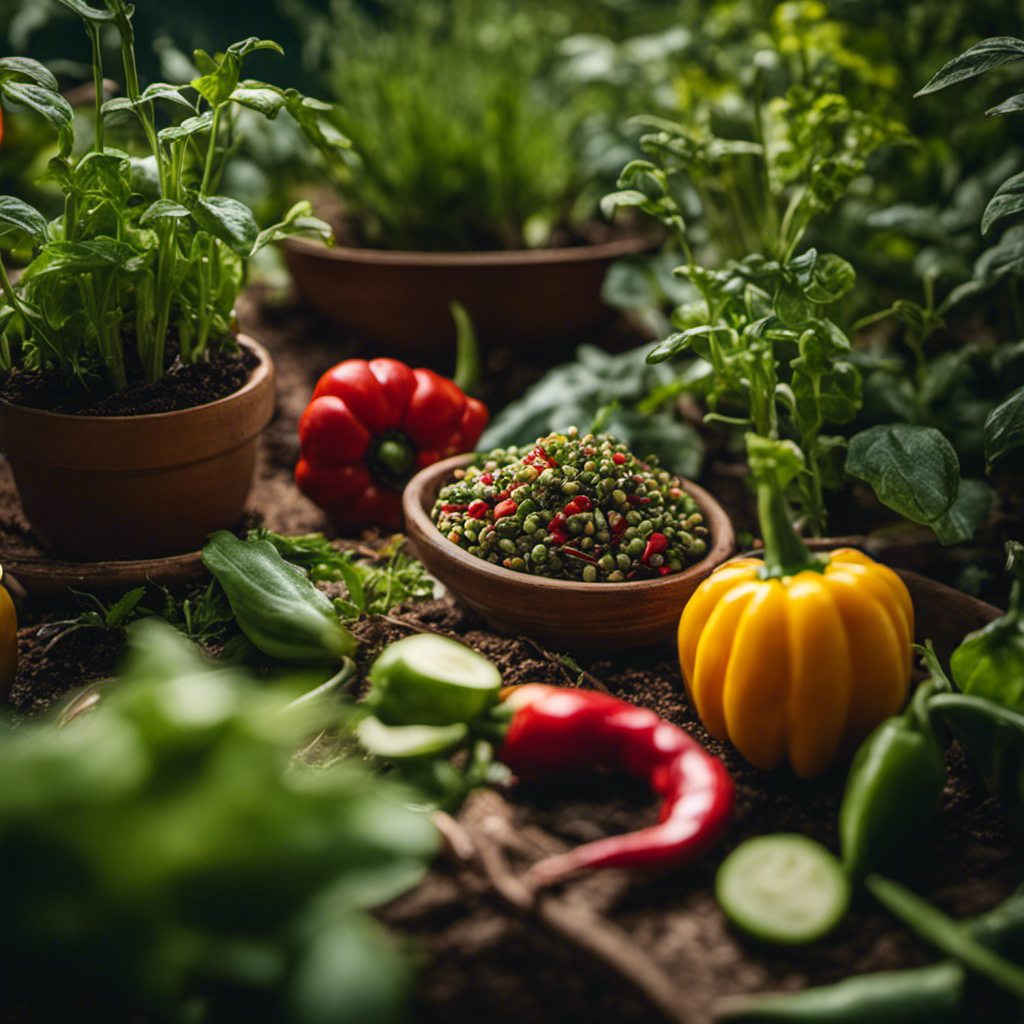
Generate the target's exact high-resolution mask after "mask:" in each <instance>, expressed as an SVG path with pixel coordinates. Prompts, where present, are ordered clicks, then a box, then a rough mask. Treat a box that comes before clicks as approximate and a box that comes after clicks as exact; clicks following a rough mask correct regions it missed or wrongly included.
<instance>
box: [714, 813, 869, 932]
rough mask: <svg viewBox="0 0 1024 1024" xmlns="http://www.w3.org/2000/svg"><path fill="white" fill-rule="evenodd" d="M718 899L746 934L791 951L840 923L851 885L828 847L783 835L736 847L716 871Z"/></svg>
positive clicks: (801, 838)
mask: <svg viewBox="0 0 1024 1024" xmlns="http://www.w3.org/2000/svg"><path fill="white" fill-rule="evenodd" d="M715 896H716V897H717V898H718V903H719V906H720V907H721V908H722V912H723V913H724V914H725V916H726V917H727V918H729V920H730V921H731V922H732V923H733V924H734V925H736V927H738V928H740V929H741V930H742V931H744V932H746V933H747V934H749V935H752V936H753V937H754V938H757V939H762V940H764V941H765V942H772V943H777V944H780V945H788V946H792V945H800V944H802V943H805V942H813V941H814V940H815V939H820V938H821V937H822V936H823V935H825V934H827V933H828V932H830V931H831V930H832V929H833V928H834V927H835V926H836V925H837V924H838V923H839V920H840V919H841V918H842V916H843V914H845V913H846V908H847V906H848V904H849V902H850V883H849V880H848V879H847V876H846V873H845V872H844V871H843V868H842V865H841V864H840V863H839V861H838V860H837V859H836V858H835V857H833V856H832V854H831V853H829V851H828V850H826V849H825V847H824V846H822V845H821V844H820V843H816V842H815V841H814V840H813V839H808V838H807V837H806V836H802V835H797V834H795V833H788V832H784V833H779V834H777V835H768V836H758V837H756V838H755V839H749V840H747V842H745V843H742V844H741V845H740V846H738V847H736V849H735V850H733V852H732V853H731V854H729V856H728V857H726V859H725V860H724V861H723V862H722V866H721V867H720V868H719V869H718V875H717V876H716V878H715Z"/></svg>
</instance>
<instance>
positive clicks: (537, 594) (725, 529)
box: [402, 455, 736, 649]
mask: <svg viewBox="0 0 1024 1024" xmlns="http://www.w3.org/2000/svg"><path fill="white" fill-rule="evenodd" d="M472 459H473V456H472V455H456V456H455V457H454V458H451V459H445V460H444V461H443V462H437V463H435V464H434V465H432V466H427V467H426V468H425V469H423V470H421V471H420V472H419V473H417V474H416V476H414V477H413V478H412V480H410V481H409V483H408V484H406V487H405V492H404V494H403V497H402V507H403V511H404V512H405V527H406V532H407V533H408V535H409V537H410V539H411V540H412V541H413V543H414V544H415V546H416V550H417V553H418V555H419V557H420V559H421V560H422V562H423V564H424V565H425V566H426V567H427V569H428V570H429V571H430V572H431V573H432V574H433V575H434V576H436V577H437V579H439V580H440V581H441V582H442V583H443V584H444V585H445V586H446V587H448V588H449V589H450V590H451V591H452V593H454V594H455V595H456V596H457V597H458V598H459V599H460V600H461V601H463V602H464V603H465V604H467V605H469V606H470V607H471V608H473V609H475V610H476V611H478V612H480V614H481V615H483V616H484V617H485V618H486V619H487V620H488V622H489V623H490V624H491V625H493V626H495V627H497V628H498V629H501V630H505V631H509V632H512V633H522V634H525V635H527V636H529V637H532V638H534V639H535V640H540V641H543V642H544V643H546V644H551V645H554V646H556V647H568V648H584V647H585V648H605V649H608V648H622V647H639V646H641V645H643V644H652V643H657V642H658V641H661V640H667V639H669V638H671V637H674V636H675V632H676V628H677V626H678V625H679V616H680V614H681V613H682V610H683V605H685V604H686V602H687V600H688V599H689V597H690V595H691V594H692V593H693V592H694V590H696V589H697V586H698V585H699V584H700V582H701V581H702V580H703V579H704V578H705V577H706V576H708V575H709V574H710V572H711V570H712V569H714V568H715V567H716V566H718V565H721V563H722V562H724V561H725V560H726V559H727V558H729V556H730V555H732V554H733V552H734V551H735V550H736V537H735V534H734V533H733V528H732V523H731V522H730V521H729V517H728V515H726V513H725V510H724V509H723V508H722V506H721V505H719V504H718V502H717V501H715V499H714V498H712V497H711V495H710V494H708V493H707V491H705V490H704V489H703V488H701V487H698V486H697V485H696V484H692V483H690V482H689V481H686V480H684V481H682V487H683V489H684V490H685V491H686V492H687V493H688V494H690V495H691V496H692V497H693V499H694V500H695V501H696V502H697V505H698V506H699V508H700V510H701V512H702V513H703V515H704V519H705V521H706V523H707V526H708V529H709V530H710V531H711V547H710V550H709V551H708V553H707V555H706V556H705V557H704V558H703V559H702V560H701V561H700V562H697V563H696V564H695V565H692V566H690V568H688V569H685V570H683V571H682V572H677V573H672V574H671V575H668V576H662V577H660V578H658V579H654V580H641V581H637V582H630V583H578V582H576V581H573V580H552V579H548V578H546V577H542V576H532V575H529V574H528V573H522V572H513V571H512V570H511V569H505V568H504V567H503V566H500V565H494V564H492V563H491V562H487V561H485V560H484V559H482V558H477V557H476V556H475V555H471V554H469V553H468V552H467V551H464V550H463V549H462V548H460V547H459V546H458V545H457V544H453V543H452V542H451V541H450V540H448V538H447V537H445V536H444V535H443V534H442V533H440V531H439V530H438V529H437V527H436V526H435V525H434V523H433V521H432V520H431V518H430V510H431V509H432V508H433V507H434V501H435V499H436V498H437V493H438V491H439V490H440V489H441V487H442V486H443V485H444V484H446V483H448V482H449V481H450V480H451V478H452V474H453V473H454V472H455V470H456V469H461V468H462V467H464V466H468V465H469V464H470V462H471V461H472Z"/></svg>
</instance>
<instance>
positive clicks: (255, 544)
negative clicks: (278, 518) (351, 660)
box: [202, 530, 356, 665]
mask: <svg viewBox="0 0 1024 1024" xmlns="http://www.w3.org/2000/svg"><path fill="white" fill-rule="evenodd" d="M202 558H203V563H204V564H205V565H206V567H207V568H208V569H209V570H210V572H212V573H213V575H214V576H216V577H217V580H218V581H219V582H220V585H221V586H222V587H223V588H224V592H225V593H226V594H227V597H228V601H229V603H230V604H231V611H232V612H233V613H234V616H235V619H236V620H237V622H238V625H239V627H240V628H241V630H242V632H243V633H245V635H246V636H247V637H248V638H249V639H250V640H251V641H252V642H253V643H254V644H255V645H256V646H257V647H258V648H259V649H260V650H261V651H263V652H264V654H268V655H270V657H272V658H277V659H279V660H280V661H286V662H294V663H298V664H312V665H316V664H323V663H326V662H331V661H338V660H340V659H341V658H343V657H345V656H346V655H348V654H351V653H352V652H353V651H354V650H355V648H356V639H355V637H354V636H353V635H352V634H351V633H350V632H349V631H348V630H347V629H346V628H345V627H344V626H343V625H342V624H341V622H340V621H339V619H338V616H337V614H336V612H335V611H334V606H333V605H332V603H331V600H330V598H328V597H327V595H326V594H324V593H323V592H322V591H320V590H318V589H317V588H316V587H315V586H314V585H313V584H312V583H311V582H310V581H309V579H308V578H307V576H306V574H305V572H303V570H302V569H299V568H297V567H296V566H294V565H291V564H289V563H288V562H286V561H285V560H284V559H283V558H282V557H281V555H280V553H279V552H278V550H277V549H276V548H275V547H274V545H273V544H271V543H270V542H269V541H265V540H244V541H243V540H239V539H238V538H237V537H236V536H235V535H234V534H232V533H229V532H228V531H227V530H218V531H217V532H216V533H214V534H212V535H211V536H210V539H209V541H208V542H207V544H206V547H204V548H203V551H202Z"/></svg>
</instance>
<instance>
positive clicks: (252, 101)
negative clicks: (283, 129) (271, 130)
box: [229, 82, 285, 120]
mask: <svg viewBox="0 0 1024 1024" xmlns="http://www.w3.org/2000/svg"><path fill="white" fill-rule="evenodd" d="M229 99H231V100H233V101H234V102H235V103H239V104H241V105H242V106H243V107H248V108H249V109H250V110H255V111H257V112H258V113H260V114H262V115H263V116H264V117H268V118H270V119H271V120H273V119H274V118H275V117H277V115H278V114H279V113H280V112H281V110H282V108H283V107H284V106H285V96H284V90H283V89H278V88H277V87H276V86H273V85H265V84H264V83H263V82H242V83H241V85H239V86H238V88H237V89H235V91H234V92H233V93H232V94H231V96H230V97H229Z"/></svg>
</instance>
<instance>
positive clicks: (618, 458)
mask: <svg viewBox="0 0 1024 1024" xmlns="http://www.w3.org/2000/svg"><path fill="white" fill-rule="evenodd" d="M625 461H626V456H625V455H623V454H622V452H616V453H615V454H614V455H613V456H612V462H614V463H615V465H616V466H621V465H622V464H623V463H624V462H625Z"/></svg>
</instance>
